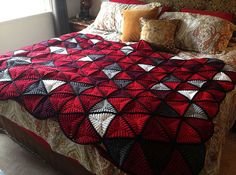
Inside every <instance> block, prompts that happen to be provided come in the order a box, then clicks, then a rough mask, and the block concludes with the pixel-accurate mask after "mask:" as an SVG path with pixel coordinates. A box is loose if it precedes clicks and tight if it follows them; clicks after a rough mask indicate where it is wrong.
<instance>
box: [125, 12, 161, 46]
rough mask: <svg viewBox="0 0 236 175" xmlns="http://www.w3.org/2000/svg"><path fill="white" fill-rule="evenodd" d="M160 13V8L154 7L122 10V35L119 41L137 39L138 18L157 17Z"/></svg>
mask: <svg viewBox="0 0 236 175" xmlns="http://www.w3.org/2000/svg"><path fill="white" fill-rule="evenodd" d="M159 13H160V8H158V7H155V8H153V9H131V10H124V12H123V19H124V21H123V25H122V35H121V41H123V42H133V41H139V39H140V33H141V26H140V22H139V20H140V18H141V17H143V18H146V19H153V18H157V16H158V14H159Z"/></svg>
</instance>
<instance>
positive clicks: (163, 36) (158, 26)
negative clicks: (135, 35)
mask: <svg viewBox="0 0 236 175" xmlns="http://www.w3.org/2000/svg"><path fill="white" fill-rule="evenodd" d="M179 22H180V21H179V20H146V19H143V18H142V19H141V23H142V26H143V27H142V31H141V37H140V39H141V40H145V41H147V42H149V43H150V44H151V45H153V46H155V47H157V48H158V49H161V50H164V51H171V52H177V49H176V48H175V33H176V30H177V28H178V24H179Z"/></svg>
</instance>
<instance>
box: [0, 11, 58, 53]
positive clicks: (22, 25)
mask: <svg viewBox="0 0 236 175" xmlns="http://www.w3.org/2000/svg"><path fill="white" fill-rule="evenodd" d="M54 36H55V35H54V27H53V19H52V14H51V13H44V14H39V15H34V16H29V17H24V18H19V19H15V20H10V21H5V22H0V53H1V54H2V53H5V52H7V51H11V50H15V49H17V48H20V47H22V46H26V45H30V44H34V43H36V42H40V41H43V40H47V39H49V38H52V37H54Z"/></svg>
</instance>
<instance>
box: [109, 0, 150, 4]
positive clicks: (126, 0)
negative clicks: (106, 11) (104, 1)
mask: <svg viewBox="0 0 236 175" xmlns="http://www.w3.org/2000/svg"><path fill="white" fill-rule="evenodd" d="M110 2H118V3H122V4H146V3H145V2H142V1H138V0H110Z"/></svg>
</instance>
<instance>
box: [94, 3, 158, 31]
mask: <svg viewBox="0 0 236 175" xmlns="http://www.w3.org/2000/svg"><path fill="white" fill-rule="evenodd" d="M160 5H161V4H160V3H158V2H156V3H150V4H146V5H137V4H121V3H115V2H103V3H102V5H101V9H100V11H99V13H98V15H97V17H96V19H95V21H94V27H95V28H96V29H100V30H105V31H113V32H119V33H121V28H122V27H121V24H122V21H123V16H122V12H123V10H126V9H131V8H134V9H146V8H153V7H159V6H160Z"/></svg>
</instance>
